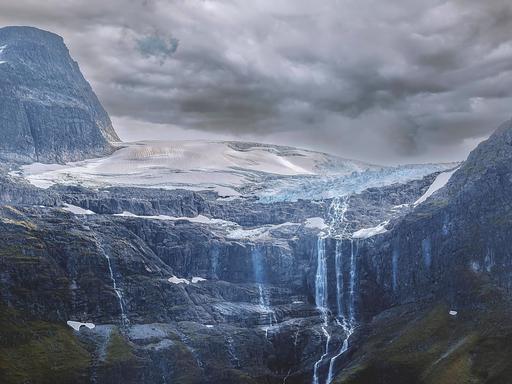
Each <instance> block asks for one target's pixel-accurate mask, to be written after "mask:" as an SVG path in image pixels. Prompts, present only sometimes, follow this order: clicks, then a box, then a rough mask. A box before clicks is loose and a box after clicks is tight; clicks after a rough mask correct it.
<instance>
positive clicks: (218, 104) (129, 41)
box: [0, 0, 512, 164]
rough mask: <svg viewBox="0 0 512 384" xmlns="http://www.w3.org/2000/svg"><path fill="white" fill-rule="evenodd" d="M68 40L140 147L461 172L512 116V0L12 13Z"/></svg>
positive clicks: (0, 8) (207, 0) (145, 0)
mask: <svg viewBox="0 0 512 384" xmlns="http://www.w3.org/2000/svg"><path fill="white" fill-rule="evenodd" d="M0 25H2V26H7V25H31V26H35V27H39V28H42V29H46V30H50V31H52V32H55V33H57V34H59V35H61V36H62V37H64V40H65V42H66V44H67V46H68V48H69V49H70V52H71V55H72V56H73V58H74V59H75V60H76V61H78V63H79V65H80V68H81V69H82V72H83V73H84V75H85V77H86V78H87V79H88V80H89V82H90V83H91V85H92V86H93V88H94V90H95V91H96V93H97V95H98V97H99V98H100V100H101V102H102V103H103V105H104V106H105V108H106V110H107V111H108V112H109V114H110V116H111V118H112V120H113V122H114V127H115V128H116V130H117V131H118V133H119V134H120V136H121V138H123V139H124V140H127V141H131V140H141V139H169V140H172V139H198V138H204V139H222V140H224V139H230V140H231V139H234V140H251V141H259V142H267V143H276V144H284V145H293V146H300V147H305V148H311V149H316V150H322V151H326V152H330V153H334V154H338V155H341V156H343V157H348V158H355V159H360V160H365V161H372V162H378V163H383V164H396V163H410V162H441V161H456V160H462V159H464V158H465V157H466V155H467V154H468V152H469V151H470V150H471V149H472V148H473V147H474V146H475V145H476V144H477V143H478V142H479V141H481V140H482V139H484V138H485V137H487V136H488V135H489V134H490V133H491V132H492V131H493V130H494V129H495V128H496V127H497V126H498V125H499V124H500V123H501V122H503V121H505V120H507V119H510V118H511V117H512V110H511V106H512V103H511V101H512V33H511V31H512V1H510V0H486V1H482V0H455V1H440V0H394V1H382V0H322V1H313V0H309V1H306V0H251V1H248V0H176V1H173V0H167V1H163V0H87V1H84V0H66V1H62V0H45V1H40V0H0Z"/></svg>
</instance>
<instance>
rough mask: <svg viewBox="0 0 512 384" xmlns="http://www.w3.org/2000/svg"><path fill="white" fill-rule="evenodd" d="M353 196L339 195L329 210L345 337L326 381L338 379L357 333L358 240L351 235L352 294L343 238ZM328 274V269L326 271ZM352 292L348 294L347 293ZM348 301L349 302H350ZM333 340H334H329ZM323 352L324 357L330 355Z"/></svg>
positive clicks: (339, 318) (339, 312) (338, 305)
mask: <svg viewBox="0 0 512 384" xmlns="http://www.w3.org/2000/svg"><path fill="white" fill-rule="evenodd" d="M349 199H350V196H345V197H342V198H335V199H333V201H332V202H331V205H330V207H329V211H328V218H329V225H328V236H330V237H334V238H335V239H336V247H335V258H334V267H335V272H336V308H337V316H336V325H337V326H338V327H341V328H342V330H343V332H344V334H345V339H344V340H343V343H342V345H341V347H340V349H339V351H338V353H336V354H335V355H334V356H333V357H332V358H331V359H330V361H329V371H328V375H327V380H326V384H330V383H331V382H332V380H333V379H334V369H335V363H336V361H337V359H338V358H339V357H340V356H342V355H343V354H344V353H345V352H346V351H347V350H348V347H349V344H348V342H349V339H350V337H351V336H352V334H353V333H354V329H355V325H356V310H355V295H356V284H357V283H356V281H357V265H356V252H354V242H353V240H352V238H351V237H350V260H349V263H350V265H349V281H348V287H347V288H348V295H347V294H346V289H345V287H346V286H347V283H346V282H345V279H344V255H343V244H344V243H343V240H344V239H347V238H348V237H349V236H347V229H348V226H349V222H348V221H347V220H346V213H347V210H348V208H349ZM326 274H327V273H326ZM347 296H348V297H347ZM347 301H348V302H347ZM329 341H330V340H329ZM327 349H328V348H327V347H326V353H325V355H324V356H322V359H323V358H324V357H325V356H326V355H327V353H328V351H327ZM317 376H318V375H315V374H314V383H315V384H317V383H318V377H317ZM315 380H316V381H315Z"/></svg>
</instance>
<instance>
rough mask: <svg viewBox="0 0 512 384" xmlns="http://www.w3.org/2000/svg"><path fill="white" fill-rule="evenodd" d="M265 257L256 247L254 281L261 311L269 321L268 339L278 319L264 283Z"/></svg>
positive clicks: (253, 254) (266, 334)
mask: <svg viewBox="0 0 512 384" xmlns="http://www.w3.org/2000/svg"><path fill="white" fill-rule="evenodd" d="M262 258H263V255H262V254H261V250H260V249H259V248H258V247H254V248H253V249H252V252H251V259H252V266H253V272H254V280H255V281H256V283H258V292H259V305H260V307H261V311H262V313H263V314H264V316H265V317H267V318H268V319H267V320H266V321H268V326H266V327H265V328H264V330H265V337H267V338H268V331H269V329H270V327H272V326H273V325H274V323H277V319H276V316H275V312H274V311H273V310H272V308H271V305H270V295H269V294H268V292H266V291H265V287H264V283H265V281H266V278H265V271H264V268H263V261H262Z"/></svg>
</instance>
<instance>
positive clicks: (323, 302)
mask: <svg viewBox="0 0 512 384" xmlns="http://www.w3.org/2000/svg"><path fill="white" fill-rule="evenodd" d="M316 265H317V267H316V275H315V304H316V307H317V308H318V309H319V310H320V312H321V313H322V317H323V324H322V332H323V334H324V336H325V338H326V342H325V352H324V354H323V355H322V356H320V359H319V360H318V361H317V362H316V363H315V365H314V368H313V384H319V381H318V368H319V367H320V364H321V363H322V361H323V360H324V358H325V357H327V355H328V354H329V342H330V341H331V335H330V334H329V332H328V331H327V326H328V325H329V317H328V308H327V306H328V303H327V259H326V255H325V237H323V235H322V234H320V235H319V236H318V240H317V263H316Z"/></svg>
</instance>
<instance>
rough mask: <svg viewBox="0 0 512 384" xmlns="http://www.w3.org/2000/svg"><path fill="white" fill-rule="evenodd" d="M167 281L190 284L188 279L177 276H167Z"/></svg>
mask: <svg viewBox="0 0 512 384" xmlns="http://www.w3.org/2000/svg"><path fill="white" fill-rule="evenodd" d="M167 281H168V282H169V283H172V284H187V285H188V284H190V281H188V280H187V279H180V278H179V277H176V276H171V277H169V278H168V279H167Z"/></svg>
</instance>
